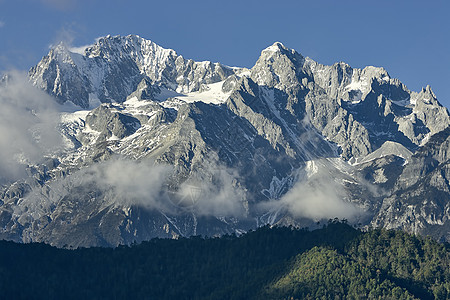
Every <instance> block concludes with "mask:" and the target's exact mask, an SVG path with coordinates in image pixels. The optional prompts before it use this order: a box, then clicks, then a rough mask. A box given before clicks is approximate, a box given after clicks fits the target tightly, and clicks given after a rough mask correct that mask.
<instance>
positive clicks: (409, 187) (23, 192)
mask: <svg viewBox="0 0 450 300" xmlns="http://www.w3.org/2000/svg"><path fill="white" fill-rule="evenodd" d="M29 81H30V82H31V83H32V84H33V85H35V86H36V87H38V88H39V89H41V90H43V91H45V92H46V93H48V94H49V95H51V96H54V97H55V98H56V99H57V101H58V102H59V103H60V104H61V106H62V107H66V108H67V107H69V106H70V105H71V110H70V112H67V109H66V112H63V113H60V114H59V118H60V121H59V125H58V129H59V131H60V132H61V134H62V135H63V137H64V141H65V144H64V147H63V149H61V150H60V151H59V152H54V153H52V154H48V155H47V160H46V161H40V162H39V163H27V167H28V170H29V171H28V174H29V176H28V178H23V179H20V180H15V181H13V182H10V183H8V184H5V185H4V186H3V188H2V190H1V198H0V199H1V202H0V203H1V204H2V205H1V206H0V224H1V227H0V228H2V229H1V233H0V236H1V237H2V238H5V239H13V240H17V241H25V242H29V241H44V242H48V243H51V244H54V245H58V246H65V245H67V246H92V245H106V246H111V245H117V244H121V243H131V242H133V241H142V240H146V239H150V238H152V237H156V236H160V237H177V236H189V235H196V234H202V235H218V234H223V233H230V232H237V233H239V232H242V231H245V230H248V229H250V228H254V227H256V226H260V225H263V224H292V225H297V226H310V225H311V224H315V223H316V222H317V221H319V220H327V219H329V218H334V217H338V218H347V219H349V220H350V221H351V222H354V223H361V224H362V225H372V226H385V227H389V228H391V227H392V228H404V229H406V230H409V231H413V232H416V233H424V234H432V235H433V236H434V237H436V238H443V239H447V240H449V239H450V226H449V225H450V221H449V216H450V206H449V198H450V197H449V195H450V193H449V188H450V186H449V183H448V180H447V178H448V175H447V173H448V172H447V169H446V166H447V164H448V157H447V156H448V155H447V152H448V151H449V150H448V149H449V147H448V142H447V140H448V133H449V132H448V129H446V128H448V125H449V121H450V118H449V114H448V111H447V109H446V108H445V107H443V106H442V105H440V103H439V102H438V101H437V99H436V96H435V95H434V93H433V92H432V91H431V88H430V87H426V88H425V89H423V90H422V91H421V92H420V93H415V92H412V91H409V90H408V89H407V87H406V86H405V85H403V84H402V83H401V82H400V81H399V80H398V79H393V78H391V77H390V76H389V74H388V73H387V72H386V70H384V69H383V68H376V67H366V68H364V69H353V68H351V67H350V66H349V65H347V64H345V63H336V64H334V65H332V66H326V65H321V64H319V63H317V62H315V61H313V60H312V59H310V58H307V57H303V56H302V55H301V54H299V53H298V52H296V51H295V50H292V49H289V48H287V47H285V46H284V45H282V44H281V43H278V42H277V43H274V44H273V45H272V46H270V47H268V48H266V49H264V50H263V51H262V52H261V56H260V58H259V59H258V61H257V62H256V64H255V65H254V66H253V67H252V68H251V69H245V68H236V67H227V66H224V65H221V64H219V63H211V62H194V61H192V60H188V59H185V58H183V57H182V56H179V55H177V54H176V52H175V51H173V50H170V49H164V48H162V47H160V46H158V45H156V44H155V43H153V42H151V41H149V40H145V39H143V38H140V37H138V36H133V35H130V36H126V37H121V36H115V37H111V36H107V37H104V38H100V39H98V41H97V42H96V43H95V44H94V45H92V46H89V47H87V48H86V49H84V52H79V51H76V52H74V51H73V50H71V49H70V48H68V47H66V46H64V45H63V44H60V45H58V46H56V47H55V48H53V49H52V50H50V52H49V54H48V55H47V56H45V57H44V58H43V59H42V60H41V61H40V62H39V63H38V65H37V66H35V67H33V68H31V70H30V72H29ZM69 104H70V105H69ZM77 107H78V108H77Z"/></svg>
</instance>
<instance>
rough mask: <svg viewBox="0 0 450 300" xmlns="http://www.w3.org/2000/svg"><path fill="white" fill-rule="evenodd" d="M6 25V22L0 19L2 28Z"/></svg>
mask: <svg viewBox="0 0 450 300" xmlns="http://www.w3.org/2000/svg"><path fill="white" fill-rule="evenodd" d="M4 26H5V22H3V21H1V20H0V28H2V27H4Z"/></svg>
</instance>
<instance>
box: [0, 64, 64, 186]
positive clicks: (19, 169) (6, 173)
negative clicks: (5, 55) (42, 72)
mask: <svg viewBox="0 0 450 300" xmlns="http://www.w3.org/2000/svg"><path fill="white" fill-rule="evenodd" d="M11 74H12V75H11ZM0 107H1V109H0V153H1V155H0V183H1V182H5V181H9V180H16V179H18V178H20V177H22V176H24V175H25V168H24V163H36V162H39V161H40V160H42V159H43V156H44V155H46V154H49V153H51V152H52V151H56V150H57V148H58V147H59V146H60V145H61V136H60V134H59V133H58V131H57V129H56V126H57V122H58V113H57V110H56V105H55V102H54V100H53V99H52V98H51V97H50V96H49V95H47V94H45V93H44V92H42V91H40V90H38V89H37V88H34V87H33V86H31V85H30V84H29V83H28V81H27V79H26V77H25V76H24V74H20V73H18V72H12V73H10V75H9V77H8V80H7V81H6V84H5V83H2V84H0Z"/></svg>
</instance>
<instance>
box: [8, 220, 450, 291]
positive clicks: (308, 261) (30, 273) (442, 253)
mask: <svg viewBox="0 0 450 300" xmlns="http://www.w3.org/2000/svg"><path fill="white" fill-rule="evenodd" d="M449 250H450V249H449V247H448V245H444V244H439V243H437V242H435V241H433V240H431V239H428V238H420V237H416V236H412V235H408V234H406V233H404V232H401V231H386V230H378V229H377V230H373V231H370V232H367V233H362V232H360V231H358V230H356V229H354V228H352V227H351V226H349V225H347V224H345V223H341V222H336V221H333V222H330V223H329V224H328V225H326V226H324V227H323V228H322V229H317V230H314V231H308V230H306V229H294V228H287V227H275V228H269V227H267V226H266V227H262V228H259V229H257V230H256V231H251V232H249V233H247V234H244V235H242V236H240V237H236V236H234V235H231V236H223V237H221V238H202V237H191V238H181V239H178V240H169V239H154V240H151V241H148V242H143V243H142V244H139V245H132V246H121V247H118V248H115V249H111V248H86V249H77V250H68V249H57V248H53V247H50V246H48V245H45V244H16V243H12V242H6V241H1V242H0V298H2V299H415V298H418V299H448V298H450V265H449V264H450V251H449Z"/></svg>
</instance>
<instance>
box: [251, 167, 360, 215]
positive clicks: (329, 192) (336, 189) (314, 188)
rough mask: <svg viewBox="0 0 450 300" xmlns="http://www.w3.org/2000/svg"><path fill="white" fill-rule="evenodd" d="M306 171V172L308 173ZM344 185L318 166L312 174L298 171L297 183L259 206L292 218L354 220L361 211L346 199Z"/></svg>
mask: <svg viewBox="0 0 450 300" xmlns="http://www.w3.org/2000/svg"><path fill="white" fill-rule="evenodd" d="M305 173H307V172H305ZM348 198H349V197H348V195H347V192H346V190H345V189H344V187H343V185H341V184H340V183H338V182H336V181H335V178H334V177H333V175H332V174H331V173H330V172H328V170H327V169H326V168H320V167H319V168H316V169H315V170H314V173H313V174H308V175H307V174H299V176H298V180H297V183H295V184H294V186H293V187H292V188H290V189H289V191H288V192H287V193H286V194H284V195H283V196H282V197H281V198H280V199H278V200H271V201H268V202H263V203H261V205H260V209H263V210H269V211H278V210H284V211H287V212H288V213H290V214H291V215H292V216H293V217H301V218H308V219H312V220H322V219H330V218H339V219H349V220H351V219H353V218H354V217H356V216H357V215H360V214H361V213H362V211H361V210H360V209H359V208H357V207H355V206H354V205H353V204H352V203H350V202H347V201H346V200H345V199H348Z"/></svg>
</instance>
